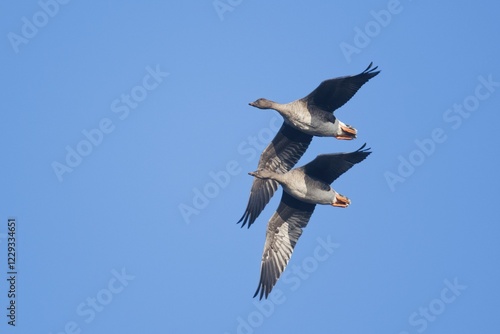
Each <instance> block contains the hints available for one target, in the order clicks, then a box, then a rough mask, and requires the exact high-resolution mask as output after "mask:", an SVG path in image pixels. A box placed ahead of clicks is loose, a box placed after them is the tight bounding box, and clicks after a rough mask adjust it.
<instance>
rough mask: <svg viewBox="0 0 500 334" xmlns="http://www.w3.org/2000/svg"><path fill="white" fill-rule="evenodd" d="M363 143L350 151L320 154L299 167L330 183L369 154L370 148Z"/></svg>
mask: <svg viewBox="0 0 500 334" xmlns="http://www.w3.org/2000/svg"><path fill="white" fill-rule="evenodd" d="M365 146H366V144H363V146H361V147H360V148H359V149H358V150H357V151H354V152H351V153H334V154H320V155H318V156H317V157H316V158H315V159H314V160H312V161H311V162H309V163H308V164H306V165H304V166H302V167H299V168H298V169H302V170H303V171H304V173H305V174H307V175H309V176H311V177H313V178H315V179H318V180H321V181H323V182H325V183H327V184H331V183H332V182H333V181H335V180H336V179H337V178H338V177H339V176H340V175H342V174H344V173H345V172H347V171H348V170H349V169H350V168H351V167H352V166H354V165H355V164H357V163H359V162H361V161H363V160H364V159H365V158H366V157H367V156H368V155H370V153H371V152H370V151H369V150H370V149H369V148H366V149H365Z"/></svg>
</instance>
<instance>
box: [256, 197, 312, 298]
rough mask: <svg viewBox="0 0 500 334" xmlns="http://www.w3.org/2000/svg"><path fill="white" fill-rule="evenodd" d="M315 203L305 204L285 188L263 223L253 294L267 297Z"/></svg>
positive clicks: (288, 258)
mask: <svg viewBox="0 0 500 334" xmlns="http://www.w3.org/2000/svg"><path fill="white" fill-rule="evenodd" d="M315 206H316V205H315V204H310V203H305V202H302V201H299V200H298V199H296V198H294V197H292V196H291V195H289V194H288V193H286V192H285V191H283V195H282V197H281V202H280V204H279V206H278V209H277V210H276V212H275V213H274V214H273V216H272V217H271V219H270V220H269V223H268V224H267V231H266V242H265V244H264V252H263V254H262V262H261V265H260V281H259V286H258V287H257V291H255V294H254V297H255V296H257V295H260V296H259V298H260V299H262V297H263V296H265V298H267V296H268V295H269V293H270V292H271V290H272V289H273V287H274V285H275V284H276V282H277V281H278V279H279V278H280V276H281V273H282V272H283V271H284V270H285V267H286V265H287V264H288V261H289V260H290V257H291V256H292V252H293V249H294V247H295V244H296V243H297V240H299V237H300V236H301V234H302V229H303V228H304V227H306V226H307V223H308V222H309V219H310V218H311V215H312V213H313V211H314V208H315Z"/></svg>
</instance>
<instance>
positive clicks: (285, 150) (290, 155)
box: [238, 63, 380, 227]
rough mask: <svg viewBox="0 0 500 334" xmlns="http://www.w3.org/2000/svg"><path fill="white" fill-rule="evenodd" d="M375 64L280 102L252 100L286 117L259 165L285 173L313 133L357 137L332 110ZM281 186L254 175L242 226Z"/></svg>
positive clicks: (371, 73)
mask: <svg viewBox="0 0 500 334" xmlns="http://www.w3.org/2000/svg"><path fill="white" fill-rule="evenodd" d="M372 64H373V63H370V65H368V67H367V68H366V69H365V70H364V71H363V72H361V73H359V74H357V75H353V76H344V77H338V78H334V79H329V80H325V81H323V82H322V83H321V84H320V85H319V86H318V87H317V88H316V89H315V90H313V91H312V92H311V93H310V94H309V95H307V96H306V97H304V98H302V99H299V100H296V101H293V102H290V103H288V104H279V103H276V102H273V101H269V100H266V99H258V100H256V101H255V102H252V103H250V105H251V106H254V107H257V108H260V109H270V108H271V109H275V110H277V111H278V112H279V113H280V114H281V115H282V116H283V119H284V122H283V125H282V126H281V129H280V130H279V131H278V133H277V134H276V137H274V139H273V140H272V142H271V143H270V144H269V145H268V146H267V147H266V149H265V150H264V152H263V153H262V154H261V156H260V159H259V163H258V167H257V168H258V169H267V170H271V171H273V172H278V173H285V172H287V171H289V170H290V169H291V168H293V166H294V165H295V164H296V163H297V161H299V159H300V158H301V157H302V155H303V154H304V152H305V151H306V149H307V147H308V146H309V144H310V143H311V140H312V137H313V136H333V137H336V138H337V139H354V138H355V137H356V130H355V129H354V128H352V127H351V126H348V125H346V124H344V123H343V122H341V121H339V120H338V119H336V118H335V116H333V111H335V110H336V109H338V108H340V107H341V106H343V105H344V104H345V103H346V102H347V101H349V100H350V99H351V97H353V96H354V94H356V92H357V91H358V90H359V89H360V88H361V86H363V84H365V83H366V82H367V81H368V80H370V79H371V78H373V77H374V76H376V75H377V74H378V73H379V72H380V71H376V69H377V67H374V68H372ZM277 189H278V182H277V181H275V180H272V179H258V178H254V181H253V184H252V188H251V190H250V198H249V199H248V203H247V207H246V209H245V212H244V213H243V216H242V217H241V218H240V220H239V221H238V223H240V222H243V223H242V225H241V227H243V226H245V225H246V224H247V223H248V227H250V225H252V224H253V223H254V222H255V220H256V219H257V217H258V216H259V214H260V213H261V212H262V210H264V207H265V206H266V205H267V203H269V200H270V199H271V197H272V196H273V195H274V192H275V191H276V190H277Z"/></svg>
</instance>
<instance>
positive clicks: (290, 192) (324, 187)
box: [248, 144, 371, 299]
mask: <svg viewBox="0 0 500 334" xmlns="http://www.w3.org/2000/svg"><path fill="white" fill-rule="evenodd" d="M365 146H366V144H364V145H363V146H361V147H360V148H359V149H358V150H357V151H354V152H351V153H335V154H321V155H318V156H317V157H316V158H315V159H314V160H312V161H311V162H309V163H308V164H306V165H304V166H302V167H298V168H294V169H292V170H290V171H288V172H286V173H279V172H274V171H272V170H268V169H257V170H256V171H255V172H250V173H248V174H250V175H252V176H254V177H256V178H259V179H264V180H265V179H270V180H275V181H276V182H278V183H279V184H281V186H282V188H283V194H282V196H281V201H280V204H279V206H278V209H277V210H276V212H275V213H274V214H273V215H272V217H271V219H270V220H269V222H268V224H267V231H266V241H265V244H264V252H263V254H262V261H261V266H260V281H259V285H258V287H257V291H255V294H254V295H253V296H254V297H256V296H257V295H259V293H260V297H259V299H262V297H265V298H267V296H268V295H269V293H270V292H271V290H272V289H273V287H274V285H275V284H276V282H277V281H278V279H279V277H280V276H281V273H282V272H283V271H284V270H285V267H286V265H287V264H288V261H289V260H290V257H291V256H292V252H293V249H294V247H295V245H296V243H297V241H298V239H299V237H300V236H301V234H302V229H303V228H305V227H306V226H307V223H308V222H309V219H310V218H311V215H312V213H313V211H314V208H315V207H316V204H323V205H332V206H336V207H341V208H346V207H348V206H349V205H350V204H351V201H350V199H349V198H347V197H346V196H344V195H341V194H339V193H338V192H337V191H335V190H334V189H333V188H332V187H331V186H330V184H331V183H332V182H333V181H335V180H336V179H337V178H338V177H339V176H340V175H342V174H343V173H345V172H346V171H348V170H349V169H350V168H351V167H352V166H354V165H355V164H357V163H359V162H361V161H363V160H364V159H365V158H366V157H367V156H368V155H369V154H370V153H371V152H370V151H369V150H370V149H369V148H368V149H365Z"/></svg>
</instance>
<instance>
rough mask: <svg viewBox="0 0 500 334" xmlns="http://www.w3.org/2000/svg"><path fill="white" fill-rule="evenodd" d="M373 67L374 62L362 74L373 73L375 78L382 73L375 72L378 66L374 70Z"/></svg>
mask: <svg viewBox="0 0 500 334" xmlns="http://www.w3.org/2000/svg"><path fill="white" fill-rule="evenodd" d="M372 66H373V62H370V64H369V65H368V67H367V68H366V69H365V70H364V71H363V72H361V74H367V73H372V74H373V76H375V75H377V74H379V73H380V71H377V72H375V71H376V70H377V69H378V66H375V67H373V68H372Z"/></svg>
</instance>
